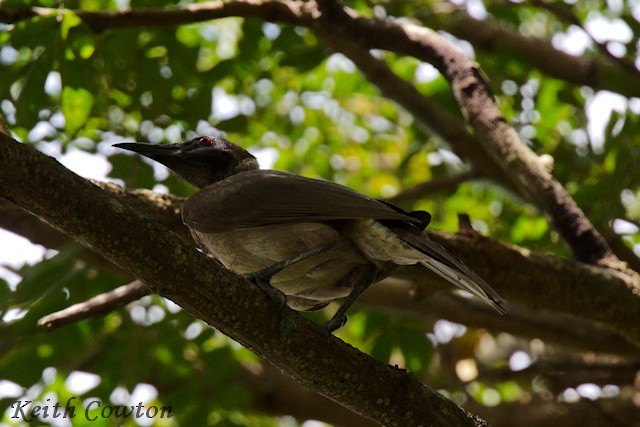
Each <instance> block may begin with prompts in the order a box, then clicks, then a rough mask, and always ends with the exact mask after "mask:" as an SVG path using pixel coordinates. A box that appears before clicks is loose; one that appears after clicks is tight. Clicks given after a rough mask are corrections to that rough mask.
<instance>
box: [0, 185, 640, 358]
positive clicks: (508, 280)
mask: <svg viewBox="0 0 640 427" xmlns="http://www.w3.org/2000/svg"><path fill="white" fill-rule="evenodd" d="M102 187H103V188H104V189H105V190H106V191H108V192H109V193H110V194H112V195H113V196H115V197H116V198H119V199H120V200H122V201H124V202H126V204H131V205H132V206H137V208H138V210H139V211H140V212H141V213H142V214H144V215H145V217H148V218H153V221H154V222H157V223H161V224H164V225H166V226H167V228H169V229H171V230H174V231H175V232H176V233H179V235H181V236H182V237H183V239H184V240H185V241H186V242H187V243H188V244H193V242H192V240H191V238H190V235H189V232H188V230H187V228H186V227H184V225H183V224H182V220H181V218H180V215H179V214H178V213H177V212H176V209H178V208H179V206H181V205H182V200H183V199H181V198H179V197H175V196H172V195H155V194H154V193H153V192H151V191H149V190H130V189H125V188H122V187H118V186H115V185H113V184H103V185H102ZM136 199H140V200H136ZM0 213H1V214H2V215H0V226H1V227H3V228H7V229H9V230H11V231H14V232H18V233H20V232H23V231H25V230H27V231H29V230H38V233H36V234H37V236H38V237H40V240H41V243H42V240H45V241H46V240H47V239H46V236H47V235H49V234H54V235H56V236H57V235H58V234H60V233H59V232H57V231H55V230H51V228H50V226H49V225H46V224H44V223H42V222H41V221H40V220H39V219H37V218H36V217H35V216H33V215H31V214H28V213H26V212H25V211H24V210H22V209H20V208H18V207H17V206H16V205H14V204H13V203H10V202H7V201H5V202H4V203H2V202H1V199H0ZM16 216H18V218H19V219H20V220H19V221H14V220H12V221H8V222H5V221H4V220H5V219H7V218H14V217H16ZM16 223H17V224H20V227H19V228H18V229H16V228H11V226H13V225H15V224H16ZM43 225H44V226H43ZM427 232H428V233H429V235H430V237H432V238H434V239H436V240H438V241H439V242H440V244H442V245H443V246H445V247H446V248H447V249H449V250H451V251H452V252H453V253H455V254H456V255H457V256H459V257H460V258H462V259H463V261H464V262H465V263H466V264H468V265H469V266H471V267H472V268H473V269H474V270H476V271H478V272H479V273H482V275H483V276H484V277H490V278H491V280H490V282H491V285H492V286H493V287H494V288H495V289H496V290H497V291H498V292H499V293H500V294H501V295H503V296H505V297H507V298H508V299H509V301H511V302H513V303H518V304H520V305H521V306H522V308H519V307H518V306H515V307H513V309H510V311H509V313H508V314H507V316H504V317H499V316H496V315H495V313H492V312H488V313H487V312H486V310H483V309H482V308H481V307H478V304H474V302H473V301H469V300H466V299H461V298H455V297H453V296H445V295H434V296H433V297H432V296H429V297H428V298H425V299H413V298H411V297H410V296H409V292H406V291H407V290H406V287H404V286H405V285H402V286H403V287H402V288H394V287H393V285H389V286H375V287H372V289H371V290H370V291H369V292H370V293H371V292H373V293H374V294H377V297H375V298H373V300H375V299H377V300H378V301H379V302H378V303H375V302H372V301H373V300H372V301H370V302H371V303H372V304H374V305H377V306H379V307H381V308H385V309H397V308H403V309H404V310H409V311H410V312H413V313H419V314H421V315H424V314H425V313H432V314H433V315H434V316H440V317H443V318H446V319H449V320H452V321H455V322H459V323H464V324H468V325H469V326H476V327H484V328H489V329H492V330H503V331H506V332H511V333H514V334H518V335H523V336H538V337H540V338H543V339H547V340H550V341H554V342H559V343H561V344H562V343H564V344H566V345H574V346H576V347H577V348H583V349H585V350H591V351H603V352H606V351H607V348H608V349H609V350H610V351H613V352H615V353H616V354H624V355H632V354H636V353H637V351H638V350H637V348H640V345H638V346H637V347H630V345H629V341H630V342H633V343H640V331H635V332H634V330H635V329H636V327H637V326H638V324H640V298H639V297H638V294H640V292H639V291H638V289H639V288H640V285H638V284H639V283H640V280H638V276H637V275H636V274H633V275H630V276H628V275H626V274H623V273H615V272H611V271H610V270H607V269H604V268H596V267H587V266H584V265H582V264H579V263H573V262H567V261H563V260H559V259H557V258H554V257H551V256H546V255H542V254H536V253H532V252H530V251H528V250H526V249H523V248H517V247H515V246H507V245H504V244H501V243H499V242H496V241H493V240H491V239H488V238H486V237H482V236H479V235H478V234H477V233H473V232H472V233H458V234H448V233H435V232H433V231H431V230H427ZM26 236H27V237H31V236H30V235H29V234H27V235H26ZM59 237H60V238H61V239H60V240H57V238H56V239H55V242H56V243H57V244H59V245H61V246H63V245H64V244H66V243H68V240H66V239H68V238H67V237H65V236H64V235H63V234H60V236H59ZM43 244H45V245H46V243H43ZM94 258H96V260H97V261H98V262H100V265H106V266H107V267H108V266H110V265H112V264H111V263H105V261H104V259H103V258H102V257H100V256H95V255H94ZM91 261H93V260H90V261H89V262H91ZM120 271H121V270H120ZM394 277H396V278H400V279H404V280H409V281H412V282H414V283H417V284H419V285H421V286H422V288H424V289H431V288H432V287H433V286H434V285H438V284H439V283H440V282H439V279H438V278H437V277H436V276H434V275H433V274H431V273H430V272H428V271H427V270H426V269H425V268H422V267H419V266H414V267H410V268H406V269H404V270H401V271H398V272H396V273H395V274H394ZM367 298H368V297H367V294H365V295H364V296H363V301H367ZM452 298H453V300H452ZM524 307H526V309H525V308H524ZM540 308H543V309H545V310H548V312H546V311H545V312H544V313H540V310H539V309H540ZM552 313H558V314H552ZM559 313H567V314H570V315H571V316H569V317H568V316H566V315H560V314H559ZM571 319H573V321H572V320H571ZM574 322H579V323H574ZM594 322H602V323H604V324H605V325H607V326H608V328H605V327H603V326H600V325H598V323H594ZM589 325H591V326H589ZM610 329H613V331H610ZM635 334H638V335H635ZM620 335H622V336H625V337H627V339H623V338H620ZM588 337H591V338H592V339H588ZM627 340H629V341H627Z"/></svg>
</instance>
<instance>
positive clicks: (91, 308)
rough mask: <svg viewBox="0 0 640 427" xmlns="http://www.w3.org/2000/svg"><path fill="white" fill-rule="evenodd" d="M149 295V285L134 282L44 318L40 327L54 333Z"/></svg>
mask: <svg viewBox="0 0 640 427" xmlns="http://www.w3.org/2000/svg"><path fill="white" fill-rule="evenodd" d="M148 294H149V288H148V287H147V285H145V284H144V283H142V282H141V281H139V280H134V281H133V282H131V283H129V284H127V285H123V286H120V287H119V288H116V289H114V290H112V291H110V292H105V293H103V294H100V295H98V296H95V297H93V298H91V299H88V300H86V301H83V302H81V303H78V304H74V305H72V306H71V307H67V308H65V309H64V310H60V311H58V312H56V313H52V314H49V315H48V316H44V317H43V318H42V319H40V320H39V321H38V326H39V327H40V328H42V329H44V330H46V331H53V330H54V329H58V328H61V327H63V326H67V325H70V324H73V323H77V322H80V321H82V320H86V319H95V318H98V317H102V316H105V315H106V314H109V313H111V312H112V311H115V310H117V309H119V308H120V307H124V306H125V305H127V304H129V303H130V302H133V301H136V300H139V299H140V298H142V297H143V296H145V295H148Z"/></svg>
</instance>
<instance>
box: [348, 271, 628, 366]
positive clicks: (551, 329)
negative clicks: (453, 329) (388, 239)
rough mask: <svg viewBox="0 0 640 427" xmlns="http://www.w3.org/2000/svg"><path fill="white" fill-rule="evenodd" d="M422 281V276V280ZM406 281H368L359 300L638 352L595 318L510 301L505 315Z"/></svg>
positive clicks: (602, 349)
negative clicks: (537, 308) (425, 289)
mask: <svg viewBox="0 0 640 427" xmlns="http://www.w3.org/2000/svg"><path fill="white" fill-rule="evenodd" d="M423 281H424V280H423ZM421 289H422V288H418V291H417V294H416V291H415V287H414V286H413V285H411V284H410V282H406V281H401V280H397V279H396V280H387V281H384V282H381V283H379V284H376V285H374V286H371V287H370V288H369V289H367V291H366V292H364V293H363V294H362V296H361V297H360V298H359V299H358V303H359V304H360V305H365V306H368V307H370V308H373V309H384V310H393V311H398V312H400V313H404V314H409V315H414V316H415V315H418V316H421V317H429V318H433V319H447V320H449V321H452V322H456V323H460V324H463V325H466V326H469V327H472V328H474V327H475V328H485V329H489V330H491V331H496V332H497V331H501V332H508V333H510V334H513V335H516V336H521V337H528V338H540V339H542V340H543V341H545V342H550V343H556V344H558V345H561V346H563V347H564V346H567V347H573V348H575V349H580V350H584V351H592V352H599V353H604V354H616V355H621V356H631V357H635V358H637V357H639V356H640V349H639V348H638V347H636V346H634V345H632V344H631V343H630V342H629V341H628V340H626V339H625V338H623V337H622V336H621V335H620V334H619V333H617V332H615V331H613V330H612V329H611V328H609V327H606V326H604V325H602V324H600V323H596V322H593V321H592V320H587V319H583V318H577V317H575V316H570V315H566V314H557V313H551V312H546V311H545V312H540V310H533V309H530V308H528V307H524V306H522V305H517V304H513V303H510V304H509V305H508V310H507V314H506V315H505V316H496V315H495V313H494V312H492V309H491V307H488V306H487V305H486V304H483V303H482V302H480V301H477V300H474V299H470V298H465V297H461V296H458V295H456V294H453V293H449V292H442V291H440V292H427V295H423V292H421Z"/></svg>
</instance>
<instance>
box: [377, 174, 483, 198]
mask: <svg viewBox="0 0 640 427" xmlns="http://www.w3.org/2000/svg"><path fill="white" fill-rule="evenodd" d="M481 176H482V175H481V174H480V173H479V172H477V171H475V170H469V171H466V172H461V173H459V174H456V175H451V176H443V177H440V178H435V179H432V180H429V181H426V182H423V183H421V184H418V185H415V186H413V187H411V188H407V189H404V190H402V191H401V192H400V193H398V194H396V195H395V196H393V197H391V198H389V199H387V200H388V201H390V202H391V203H400V202H405V201H407V200H416V199H420V198H423V197H425V196H427V195H429V194H431V193H434V192H436V191H438V190H442V189H449V188H456V187H458V185H460V184H462V183H463V182H466V181H470V180H472V179H476V178H479V177H481Z"/></svg>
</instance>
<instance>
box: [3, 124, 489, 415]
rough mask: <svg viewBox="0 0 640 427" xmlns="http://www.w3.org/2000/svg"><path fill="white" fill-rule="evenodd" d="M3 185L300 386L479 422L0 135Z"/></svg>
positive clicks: (376, 410)
mask: <svg viewBox="0 0 640 427" xmlns="http://www.w3.org/2000/svg"><path fill="white" fill-rule="evenodd" d="M0 194H1V195H2V196H3V197H5V198H7V199H9V200H11V201H13V202H14V203H17V204H19V205H20V206H22V207H23V208H25V209H27V210H28V211H30V212H32V213H34V214H35V215H37V216H38V217H40V218H42V219H44V220H46V221H47V222H48V223H50V224H51V225H53V226H54V227H56V228H58V229H60V230H63V231H64V232H65V233H68V234H69V235H71V236H73V237H74V238H75V239H77V240H78V241H80V242H81V243H82V244H84V245H87V246H89V247H91V248H92V249H93V250H95V251H96V252H98V253H100V254H101V255H103V256H104V257H106V258H108V259H110V260H111V261H112V262H114V263H116V264H118V265H120V266H121V267H122V268H123V269H125V270H127V271H129V272H130V273H131V274H133V275H134V276H136V277H137V278H139V279H140V280H142V281H144V282H145V283H149V284H152V285H151V287H152V289H153V290H154V291H155V292H156V293H158V294H159V295H162V296H164V297H166V298H168V299H170V300H172V301H174V302H175V303H176V304H178V305H180V306H181V307H183V308H184V309H186V310H187V311H189V312H190V313H192V314H194V315H195V316H196V317H198V318H200V319H202V320H204V321H205V322H207V323H208V324H210V325H212V326H214V327H216V328H217V329H219V330H220V331H221V332H223V333H225V334H226V335H229V336H230V337H232V338H233V339H235V340H236V341H238V342H240V343H241V344H243V345H244V346H246V347H247V348H249V349H251V350H253V351H254V352H256V353H257V354H258V355H260V356H262V357H264V358H266V359H267V360H269V361H270V362H271V363H273V364H274V365H275V366H278V367H279V368H280V369H282V370H283V371H285V372H286V373H287V374H288V375H291V376H292V377H294V378H296V379H297V380H298V381H300V382H301V383H302V384H303V385H305V386H306V387H308V388H311V389H314V390H316V391H317V392H319V393H321V394H323V395H325V396H327V397H329V398H331V399H332V400H334V401H336V402H339V403H340V404H342V405H343V406H346V407H348V408H350V409H352V410H353V411H355V412H357V413H359V414H361V415H364V416H366V417H368V418H370V419H372V420H374V421H376V422H379V423H381V424H384V425H397V426H412V425H421V424H422V425H427V424H428V425H434V426H448V425H451V424H455V425H461V426H462V425H464V426H480V425H485V423H484V422H483V421H482V420H480V419H479V418H477V417H475V416H473V415H471V414H469V413H467V412H466V411H464V410H462V409H461V408H460V407H459V406H458V405H456V404H455V403H453V402H452V401H450V400H448V399H446V398H444V397H443V396H442V395H440V394H439V393H438V392H436V391H434V390H431V389H429V388H428V387H426V386H424V385H423V384H421V383H420V382H419V381H418V380H417V379H416V378H415V377H414V376H413V375H411V374H410V373H408V372H406V371H403V370H400V369H398V368H393V367H390V366H387V365H384V364H382V363H380V362H377V361H375V360H374V359H372V358H371V357H369V356H367V355H365V354H363V353H360V352H359V351H357V350H355V349H353V348H352V347H350V346H348V345H346V344H345V343H344V342H342V341H341V340H339V339H338V338H336V337H334V336H333V335H331V334H329V333H327V332H326V331H325V330H324V329H322V328H320V327H318V326H316V325H314V324H313V323H311V322H309V321H308V320H306V319H304V318H303V317H302V316H300V315H298V314H296V313H294V312H293V311H292V310H289V309H287V308H284V309H281V308H280V307H279V305H278V303H277V302H276V301H273V300H271V299H270V298H269V297H268V296H267V295H266V294H264V293H262V292H261V291H259V289H258V288H257V287H255V286H253V285H252V284H251V283H249V282H247V281H246V280H244V279H242V278H241V277H239V276H237V275H235V274H233V273H231V272H229V271H228V270H225V269H223V268H222V267H220V266H219V265H217V264H216V263H214V262H212V261H211V260H210V259H209V258H208V257H207V256H206V255H204V254H203V253H201V252H199V251H198V250H196V249H195V248H194V247H193V246H190V245H187V244H186V243H184V242H183V241H182V240H181V239H180V238H178V237H177V236H176V235H175V234H174V233H171V232H169V231H167V229H166V228H164V227H163V226H161V225H159V224H157V223H155V222H153V221H150V220H149V219H148V218H146V217H144V216H143V215H141V214H140V213H138V212H137V211H135V210H133V209H131V208H129V207H127V206H125V205H124V204H122V203H121V202H120V201H118V200H117V199H115V198H113V197H111V196H110V195H109V194H108V193H107V192H105V191H103V190H101V189H99V188H98V187H96V186H95V185H93V184H91V183H89V182H87V181H86V180H84V179H82V178H80V177H79V176H77V175H75V174H73V173H72V172H70V171H69V170H67V169H65V168H64V167H63V166H62V165H60V164H59V163H58V162H56V161H55V160H53V159H52V158H49V157H47V156H44V155H43V154H41V153H38V152H37V151H35V150H33V149H32V148H29V147H27V146H26V145H23V144H20V143H18V142H16V141H14V140H12V139H10V138H8V137H6V136H5V135H0Z"/></svg>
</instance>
